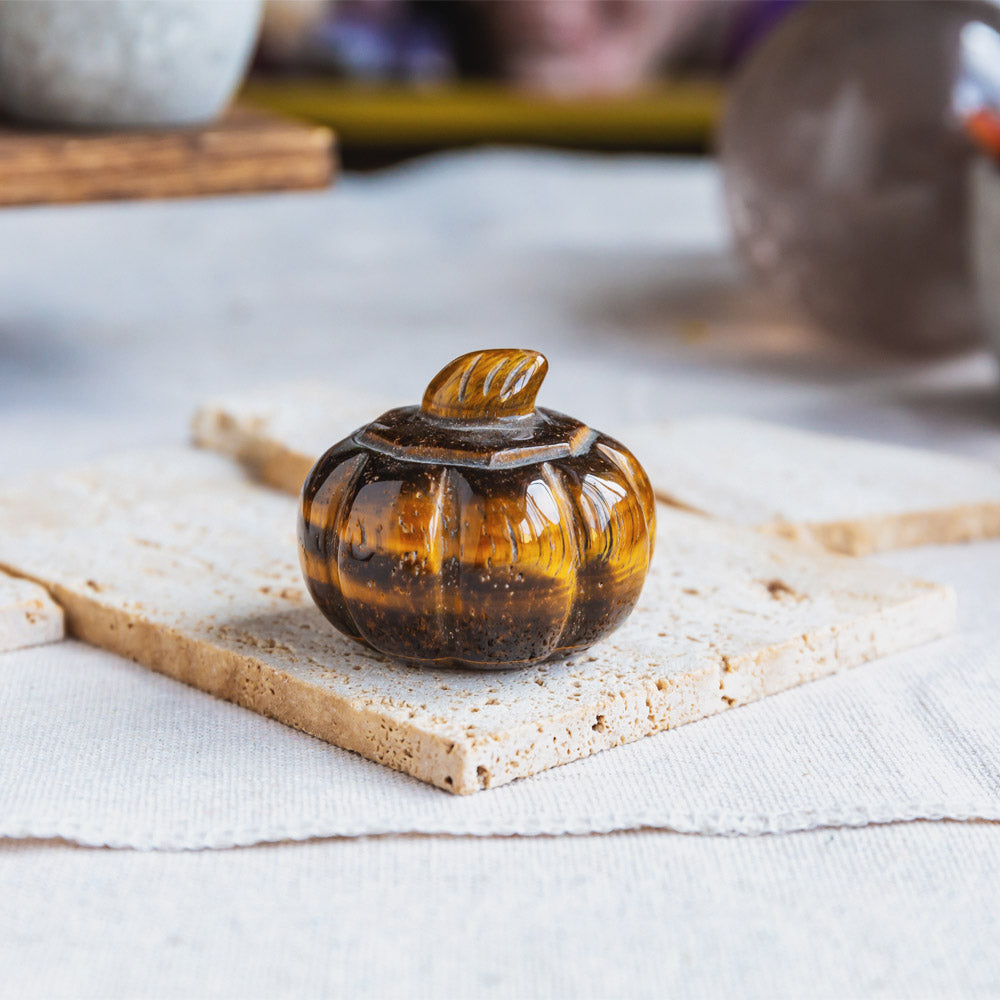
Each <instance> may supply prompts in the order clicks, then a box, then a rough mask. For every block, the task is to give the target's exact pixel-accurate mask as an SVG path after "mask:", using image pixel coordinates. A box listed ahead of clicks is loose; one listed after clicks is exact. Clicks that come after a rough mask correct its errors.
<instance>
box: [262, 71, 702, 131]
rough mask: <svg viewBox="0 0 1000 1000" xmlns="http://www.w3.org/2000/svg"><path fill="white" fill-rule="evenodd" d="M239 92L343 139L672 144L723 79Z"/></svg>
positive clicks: (697, 125) (272, 86)
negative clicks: (582, 93)
mask: <svg viewBox="0 0 1000 1000" xmlns="http://www.w3.org/2000/svg"><path fill="white" fill-rule="evenodd" d="M243 98H244V100H245V101H247V102H248V103H251V104H254V105H257V106H258V107H262V108H268V109H270V110H273V111H277V112H281V113H283V114H289V115H295V116H298V117H300V118H306V119H310V120H312V121H315V122H319V123H322V124H324V125H330V126H332V127H333V128H335V129H336V130H337V132H338V133H339V136H340V139H341V141H342V142H344V143H345V144H358V145H366V146H399V145H439V144H440V145H447V144H452V143H465V142H498V141H506V142H556V143H582V144H595V145H620V146H628V145H651V146H669V145H672V144H677V145H700V144H704V143H707V142H708V140H709V138H710V137H711V134H712V131H713V128H714V126H715V123H716V121H717V120H718V117H719V114H720V112H721V107H722V87H721V86H720V85H719V84H715V83H693V82H692V83H674V84H669V85H667V84H664V85H660V86H659V87H658V88H656V89H653V90H648V91H644V92H642V93H639V94H634V95H630V96H628V97H602V98H572V99H558V98H553V97H545V96H539V95H535V94H527V93H524V92H522V91H516V90H512V89H511V88H509V87H504V86H500V85H484V84H460V85H453V86H452V85H449V86H446V87H439V88H432V89H416V88H412V87H400V86H369V85H359V84H350V83H343V82H340V81H335V80H323V79H273V78H267V77H254V78H251V79H250V81H249V82H248V83H247V84H246V86H245V88H244V91H243Z"/></svg>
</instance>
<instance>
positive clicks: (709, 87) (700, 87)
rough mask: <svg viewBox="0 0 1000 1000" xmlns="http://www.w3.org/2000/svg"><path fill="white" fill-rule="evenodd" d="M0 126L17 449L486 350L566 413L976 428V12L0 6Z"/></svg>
mask: <svg viewBox="0 0 1000 1000" xmlns="http://www.w3.org/2000/svg"><path fill="white" fill-rule="evenodd" d="M0 108H2V110H3V114H4V118H5V120H4V121H3V124H2V128H0V203H2V204H3V205H6V206H8V207H7V208H3V209H0V223H2V225H0V260H2V261H3V264H2V267H0V366H2V368H0V393H2V394H3V396H4V398H5V399H6V401H7V406H8V409H9V410H11V412H13V413H15V414H18V415H19V416H18V419H20V420H22V421H24V422H25V425H26V426H27V424H28V423H29V422H30V421H32V420H34V421H36V423H37V414H38V413H39V412H41V411H44V412H45V413H52V412H64V413H65V412H73V413H75V414H77V416H81V415H82V414H83V413H86V414H87V420H97V419H98V416H99V415H102V414H103V415H104V418H106V424H104V425H102V426H105V427H106V428H113V430H114V433H113V434H112V435H111V436H112V437H116V439H120V438H122V436H123V435H125V436H128V428H127V427H126V426H125V425H124V423H123V420H122V418H123V416H126V415H128V414H130V413H133V412H134V411H135V409H136V407H137V406H144V407H148V405H149V404H150V401H157V403H156V407H157V411H158V412H159V411H160V410H162V412H164V413H169V414H170V420H172V421H174V426H179V417H178V413H179V412H181V411H183V409H184V408H185V407H187V406H190V405H192V404H195V403H197V402H199V401H200V398H201V397H203V396H204V395H205V394H208V393H210V392H212V391H213V390H216V389H217V390H220V391H221V390H225V389H227V388H230V387H243V386H247V385H251V384H254V383H261V382H264V381H267V380H268V379H277V378H291V377H294V376H296V375H311V374H322V375H324V376H326V377H329V378H331V379H337V378H340V379H343V380H347V381H351V380H367V381H372V380H373V379H374V378H375V376H374V375H373V374H372V370H373V369H372V365H373V353H372V352H373V349H374V348H375V347H376V346H377V347H378V348H380V354H379V357H380V359H389V360H392V361H393V362H394V364H392V365H390V364H387V363H384V364H383V368H384V371H382V373H381V374H380V376H379V377H380V378H381V379H382V380H383V381H384V382H385V383H386V387H387V389H388V390H389V391H392V392H394V393H395V392H400V393H402V392H404V391H406V392H407V393H408V395H407V396H404V397H401V401H402V399H405V398H408V397H409V396H411V395H413V394H414V393H415V392H417V391H418V390H419V389H420V388H422V386H418V385H415V384H414V385H411V382H412V381H413V377H412V369H413V367H414V366H417V365H419V366H420V367H421V371H423V370H424V369H426V371H427V372H428V373H430V372H433V371H435V370H437V368H438V367H440V364H441V363H443V362H444V361H446V360H448V358H450V357H452V356H454V355H456V354H459V353H462V352H463V351H465V350H468V349H470V348H472V347H481V346H492V345H494V344H495V345H497V346H499V345H500V344H504V343H520V344H525V345H529V344H530V345H531V346H537V347H539V348H540V349H543V350H546V351H547V352H548V353H550V354H551V355H553V358H552V360H553V362H554V363H553V366H552V375H551V376H550V384H551V386H552V388H553V390H554V392H555V393H556V394H557V395H558V394H561V395H562V396H564V397H572V396H574V395H578V394H580V393H582V392H583V391H584V389H587V390H588V398H589V399H591V400H592V405H593V406H594V407H595V408H596V409H597V410H598V412H597V413H594V414H593V419H595V420H599V419H602V414H601V412H600V411H601V409H602V408H603V410H604V411H605V413H604V415H603V419H606V420H615V419H625V418H627V417H628V418H632V419H636V418H639V417H646V416H649V417H653V416H670V415H672V414H674V413H686V412H696V411H698V410H700V409H705V408H708V409H715V410H718V409H727V408H728V409H731V410H738V411H740V412H746V411H754V412H760V413H761V414H762V415H765V416H766V415H769V414H771V413H774V414H775V415H779V416H781V415H784V416H785V417H786V418H787V419H794V420H796V421H798V422H801V423H803V424H809V425H812V426H817V427H824V428H825V427H829V428H832V429H839V430H844V431H849V432H852V433H861V434H865V435H869V436H883V437H890V438H892V437H895V438H899V439H913V440H917V439H919V438H920V435H919V434H914V433H913V421H914V420H916V421H917V424H918V426H922V427H924V429H925V430H927V431H928V433H929V434H931V433H932V435H933V436H934V437H935V438H936V439H937V440H942V441H944V443H947V442H948V441H950V440H952V439H954V440H958V438H959V435H958V433H957V428H959V427H966V426H968V425H970V424H971V425H975V426H980V427H981V426H986V425H988V424H990V423H991V421H992V420H993V419H994V415H995V414H996V412H997V406H996V401H997V393H996V382H997V370H996V364H995V362H994V361H993V360H992V358H991V354H990V350H991V346H992V347H993V348H995V347H996V345H997V343H998V342H1000V166H998V163H1000V5H998V3H997V2H995V0H923V2H910V0H896V2H877V0H843V2H836V3H834V2H808V0H419V2H414V0H267V2H264V3H262V2H260V0H38V2H24V0H0ZM331 184H332V187H331V188H330V190H329V191H327V190H325V188H327V187H330V185H331ZM303 189H318V190H316V191H314V192H312V193H310V192H308V191H307V190H303ZM275 191H288V192H293V191H294V192H296V193H294V194H292V193H289V194H283V195H275V194H266V193H264V192H275ZM234 193H239V194H240V195H241V197H239V198H225V197H223V198H219V197H214V198H197V197H195V196H197V195H220V194H221V195H225V194H234ZM178 197H182V198H183V199H184V200H183V201H177V200H176V199H177V198H178ZM129 198H141V199H153V200H145V201H143V202H142V204H132V205H126V204H113V203H114V202H119V201H121V200H122V199H129ZM161 198H171V199H174V200H171V201H160V200H158V199H161ZM68 202H91V204H79V205H75V206H68V205H66V204H65V203H68ZM425 355H426V356H427V357H428V358H431V357H432V358H433V360H428V361H426V362H425V361H423V360H422V358H423V356H425ZM609 371H617V372H620V373H621V377H622V378H623V379H626V380H627V384H628V385H630V387H631V391H630V392H629V393H628V394H626V395H624V396H622V397H620V398H617V399H616V400H615V401H614V402H611V401H609V400H606V399H604V397H603V396H602V394H601V392H600V386H601V382H602V379H605V378H606V377H607V373H608V372H609ZM82 372H89V377H90V381H88V380H87V378H84V377H83V376H82V375H81V373H82ZM99 372H104V373H105V375H104V377H103V378H100V377H98V375H97V373H99ZM560 372H562V373H563V374H562V375H560ZM893 380H896V381H893ZM418 381H419V380H418ZM889 383H891V384H892V385H893V386H894V388H893V389H892V391H891V393H889V395H891V396H892V399H891V400H890V398H889V395H883V397H880V398H878V399H876V397H875V393H876V389H875V388H873V387H875V386H877V385H878V386H882V387H883V389H884V388H885V385H887V384H889ZM394 385H395V386H396V388H394ZM863 392H867V393H869V396H868V397H866V398H867V399H868V401H869V403H870V405H871V406H872V407H875V408H876V409H878V411H879V414H880V415H879V417H878V419H875V418H873V416H872V413H873V412H874V411H872V410H869V411H866V412H865V413H864V414H863V413H862V410H861V409H858V408H857V407H855V406H853V405H849V404H848V403H847V401H846V395H845V394H850V393H855V394H857V393H863ZM886 392H888V390H886ZM932 397H933V398H932ZM74 400H75V403H74ZM553 402H554V403H559V402H560V400H559V399H558V398H557V399H555V400H553ZM571 402H572V401H571V400H570V401H569V402H567V403H566V404H565V405H566V408H567V409H570V408H572V407H571ZM74 407H75V408H74ZM582 415H584V416H586V415H587V414H582ZM146 416H147V419H152V416H151V414H150V413H149V412H148V410H147V413H146ZM102 419H103V418H102ZM164 419H166V418H164ZM934 421H937V423H934ZM942 421H944V423H942ZM949 421H951V424H952V430H953V431H954V433H952V432H950V431H949V430H948V428H947V426H946V425H947V424H948V422H949ZM85 424H86V421H84V425H85ZM128 424H129V427H131V428H133V429H134V434H135V436H136V437H139V438H141V434H140V429H141V427H142V426H144V425H143V424H141V422H140V423H133V422H131V421H128ZM932 424H933V426H932ZM32 426H34V425H32ZM149 426H150V427H151V426H152V425H149ZM163 426H165V424H164V425H163ZM150 433H152V431H150ZM928 439H929V438H928ZM25 441H27V438H25ZM963 446H965V445H963ZM30 447H34V446H30ZM968 447H975V446H974V445H971V444H969V445H968ZM24 448H25V449H28V448H29V445H28V444H27V443H26V444H25V445H24Z"/></svg>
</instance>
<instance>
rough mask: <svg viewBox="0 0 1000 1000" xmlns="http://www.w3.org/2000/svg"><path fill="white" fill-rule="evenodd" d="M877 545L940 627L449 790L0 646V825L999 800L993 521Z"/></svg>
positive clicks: (892, 809) (179, 833)
mask: <svg viewBox="0 0 1000 1000" xmlns="http://www.w3.org/2000/svg"><path fill="white" fill-rule="evenodd" d="M891 561H892V562H894V563H895V564H896V565H898V566H901V567H906V568H907V569H908V570H910V571H912V572H914V573H915V574H916V575H921V574H922V575H925V576H934V577H937V578H940V579H947V580H949V581H951V582H953V583H954V584H955V585H956V587H957V588H958V593H959V607H960V623H959V627H958V631H957V632H956V634H954V635H952V636H950V637H949V638H947V639H944V640H940V641H938V642H935V643H932V644H929V645H927V646H924V647H921V648H918V649H915V650H912V651H908V652H906V653H903V654H900V655H897V656H893V657H890V658H887V659H884V660H882V661H878V662H875V663H870V664H866V665H863V666H861V667H858V668H856V669H854V670H850V671H847V672H845V673H843V674H840V675H838V676H836V677H833V678H830V679H826V680H822V681H816V682H814V683H812V684H808V685H805V686H804V687H801V688H797V689H795V690H793V691H790V692H786V693H784V694H781V695H775V696H772V697H770V698H767V699H765V700H764V701H762V702H760V703H758V704H755V705H752V706H747V707H744V708H739V709H734V710H732V711H728V712H724V713H722V714H721V715H719V716H716V717H714V718H712V719H708V720H704V721H701V722H697V723H692V724H691V725H688V726H684V727H681V728H679V729H677V730H673V731H671V732H667V733H662V734H659V735H656V736H653V737H649V738H647V739H644V740H640V741H639V742H638V743H634V744H631V745H629V746H626V747H618V748H615V749H613V750H608V751H605V752H603V753H601V754H598V755H596V756H594V757H590V758H587V759H585V760H581V761H577V762H575V763H572V764H568V765H564V766H562V767H559V768H555V769H553V770H551V771H548V772H545V773H543V774H540V775H536V776H534V777H531V778H527V779H522V780H521V781H517V782H515V783H513V784H512V785H509V786H505V787H501V788H497V789H492V790H489V791H486V792H480V793H479V794H477V795H474V796H471V797H462V798H458V797H454V796H450V795H448V794H447V793H445V792H441V791H439V790H438V789H435V788H432V787H430V786H427V785H424V784H422V783H421V782H418V781H416V780H415V779H412V778H408V777H406V776H404V775H401V774H397V773H395V772H393V771H390V770H389V769H388V768H385V767H383V766H381V765H378V764H373V763H371V762H369V761H366V760H364V759H362V758H360V757H358V756H356V755H354V754H352V753H349V752H347V751H344V750H340V749H338V748H336V747H331V746H329V745H327V744H325V743H323V742H322V741H320V740H316V739H313V738H312V737H308V736H304V735H302V734H300V733H297V732H295V731H293V730H291V729H289V728H287V727H285V726H283V725H281V724H279V723H276V722H273V721H270V720H267V719H263V718H260V717H259V716H257V715H255V714H253V713H252V712H249V711H247V710H245V709H242V708H238V707H236V706H234V705H229V704H227V703H225V702H222V701H218V700H216V699H213V698H212V697H210V696H209V695H205V694H203V693H201V692H198V691H195V690H192V689H188V688H186V687H184V686H183V685H181V684H179V683H177V682H175V681H172V680H169V679H167V678H164V677H161V676H159V675H156V674H153V673H151V672H150V671H148V670H146V669H144V668H142V667H139V666H136V665H135V664H131V663H129V662H128V661H125V660H122V659H119V658H117V657H113V656H109V655H108V654H105V653H103V652H101V651H98V650H92V649H89V648H87V647H85V646H82V645H81V644H78V643H70V644H65V645H61V646H51V647H38V648H36V649H34V650H26V651H23V652H19V653H12V654H9V655H7V656H4V657H0V718H2V719H3V720H4V724H3V726H2V728H0V836H7V837H43V838H44V837H62V838H64V839H67V840H73V841H77V842H79V843H82V844H93V845H110V846H114V847H137V848H158V849H177V848H201V847H230V846H233V845H237V844H254V843H258V842H261V841H279V840H303V839H306V838H310V837H329V836H344V835H351V836H353V835H358V834H385V833H451V834H476V835H488V834H559V833H592V832H605V831H610V830H627V829H636V828H641V827H646V828H659V829H670V830H677V831H681V832H685V833H714V834H757V833H766V832H785V831H790V830H806V829H812V828H814V827H819V826H842V825H848V826H859V825H863V824H865V823H886V822H891V821H894V820H912V819H939V818H952V819H992V820H1000V739H997V720H998V719H1000V655H998V652H997V651H998V650H1000V616H997V614H996V610H995V594H996V583H997V579H998V574H1000V542H989V543H982V544H977V545H967V546H950V547H943V548H938V549H925V550H914V551H912V552H907V553H899V554H896V555H894V556H892V557H891Z"/></svg>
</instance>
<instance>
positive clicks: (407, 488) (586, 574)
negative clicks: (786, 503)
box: [300, 351, 655, 668]
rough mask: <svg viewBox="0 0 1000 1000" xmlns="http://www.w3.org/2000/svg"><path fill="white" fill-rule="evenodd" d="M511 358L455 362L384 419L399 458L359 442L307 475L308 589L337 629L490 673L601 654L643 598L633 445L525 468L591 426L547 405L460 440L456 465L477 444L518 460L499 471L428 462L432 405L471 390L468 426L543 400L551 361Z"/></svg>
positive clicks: (601, 439)
mask: <svg viewBox="0 0 1000 1000" xmlns="http://www.w3.org/2000/svg"><path fill="white" fill-rule="evenodd" d="M504 354H505V352H502V351H488V352H480V353H478V354H474V355H467V356H466V358H465V359H460V361H461V360H465V361H466V362H467V365H468V368H469V369H471V374H469V377H468V378H467V379H464V380H463V379H462V377H461V374H460V373H459V372H458V369H457V368H456V363H453V364H452V365H450V366H448V368H446V369H445V370H444V372H442V374H441V375H439V376H438V378H437V379H435V381H434V382H432V384H431V388H430V389H428V394H427V397H425V405H424V408H423V409H422V410H421V409H418V408H416V407H411V408H408V409H403V410H393V411H391V412H390V413H388V414H385V415H384V416H383V417H381V418H380V419H379V421H378V425H379V427H380V432H381V436H380V438H379V440H380V441H382V442H384V441H386V440H390V441H393V442H395V443H394V444H393V445H392V447H388V446H385V445H384V444H383V445H380V448H379V449H378V450H375V449H373V448H371V447H369V446H367V445H366V444H365V443H364V442H363V441H362V440H359V438H362V437H364V436H365V435H364V432H360V433H359V434H358V435H355V436H354V437H352V438H349V439H347V440H345V441H342V442H340V443H339V444H338V445H335V446H334V447H333V448H331V449H330V450H329V451H328V452H327V453H326V454H325V455H324V456H323V457H322V458H321V459H320V460H319V462H318V463H317V464H316V466H315V467H314V468H313V470H312V472H311V473H310V475H309V477H308V478H307V480H306V483H305V486H304V488H303V493H302V508H301V519H300V541H301V554H302V566H303V571H304V573H305V577H306V581H307V583H308V586H309V589H310V592H311V593H312V595H313V598H314V599H315V600H316V602H317V604H318V605H319V607H320V608H321V609H322V611H323V612H324V614H325V615H326V616H327V617H328V618H329V619H330V621H331V622H332V623H333V624H334V625H335V626H336V627H337V628H338V629H340V630H341V631H342V632H345V633H346V634H348V635H350V636H353V637H354V638H356V639H358V640H360V641H362V642H365V643H367V644H369V645H371V646H372V647H374V648H375V649H378V650H380V651H382V652H384V653H388V654H390V655H394V656H399V657H404V658H407V659H412V660H418V661H423V662H435V663H438V662H442V661H446V662H454V663H458V664H462V665H464V666H472V667H482V668H495V667H505V666H515V665H521V664H528V663H534V662H538V661H539V660H543V659H546V658H547V657H549V656H552V655H561V654H568V653H571V652H576V651H579V650H580V649H584V648H586V647H587V646H589V645H591V644H592V643H593V642H595V641H596V640H597V639H599V638H600V637H601V636H603V635H605V634H607V633H608V632H609V631H611V630H612V629H613V628H615V627H617V626H618V625H619V624H620V623H621V622H622V621H623V620H624V619H625V618H626V617H627V615H628V614H629V613H630V612H631V610H632V608H633V607H634V605H635V602H636V600H637V599H638V597H639V592H640V590H641V588H642V584H643V581H644V579H645V575H646V570H647V568H648V565H649V560H650V558H651V555H652V538H653V529H654V519H655V510H654V502H653V494H652V489H651V487H650V485H649V480H648V479H647V477H646V474H645V472H644V471H643V470H642V468H641V466H640V465H639V463H638V462H637V461H636V459H635V458H634V457H633V456H632V454H631V453H630V452H629V451H628V450H627V449H626V448H624V447H623V446H622V445H620V444H618V443H617V442H615V441H613V440H611V439H610V438H607V437H605V436H603V435H600V434H596V435H595V434H593V433H592V432H591V433H590V435H589V437H588V438H587V440H589V441H590V444H589V447H587V448H585V449H584V450H579V451H576V452H573V453H570V454H565V449H563V453H562V454H561V455H560V457H558V458H553V459H545V458H544V457H543V458H542V460H540V461H533V460H531V458H530V457H529V458H528V460H526V461H524V462H523V463H518V461H517V459H518V453H524V454H525V455H528V456H534V455H535V454H541V455H542V456H544V455H545V454H547V453H549V452H551V447H552V444H553V442H554V441H556V440H558V439H561V438H564V437H566V436H567V435H570V434H575V436H576V437H578V438H579V437H580V435H579V433H578V432H579V428H580V425H579V424H578V422H576V421H573V420H571V419H570V418H568V417H564V416H563V415H561V414H556V413H552V412H550V411H547V410H541V409H539V410H531V411H529V413H527V414H524V413H522V414H511V415H510V417H508V418H507V422H506V423H505V419H504V418H501V417H495V416H491V418H490V423H489V426H485V427H484V426H481V425H476V426H475V428H474V429H473V430H468V428H466V430H464V431H463V430H461V429H460V428H458V429H456V428H453V429H452V430H451V434H452V435H453V436H454V437H455V438H456V443H457V445H460V447H461V450H460V452H458V453H456V454H460V455H462V456H466V457H467V456H468V455H469V453H470V449H472V447H473V445H474V444H475V443H476V442H478V443H479V444H480V447H481V451H482V453H483V454H484V455H486V456H487V457H489V456H490V455H491V454H493V453H495V452H497V451H499V450H504V451H505V452H512V453H513V458H512V461H511V462H508V463H504V464H503V466H502V467H500V468H496V467H490V466H489V463H488V462H484V461H483V458H482V456H480V458H479V459H478V461H477V462H476V464H470V463H469V462H468V461H462V460H456V461H441V462H437V461H430V462H429V461H427V459H426V455H425V454H422V453H421V451H420V443H421V442H425V441H427V440H428V437H429V436H432V435H437V437H436V438H435V440H437V441H440V440H441V439H442V435H443V434H444V433H445V432H444V431H443V430H442V427H441V423H440V421H441V418H440V416H439V415H438V414H439V413H440V412H441V410H440V409H438V410H436V411H434V412H428V407H427V403H426V398H433V399H435V400H442V403H443V404H444V405H451V406H452V407H453V409H454V410H455V411H461V407H462V402H463V400H459V399H458V395H459V393H460V388H461V387H462V386H464V387H465V392H464V396H463V399H464V401H466V402H467V403H468V409H466V410H465V411H462V412H464V414H465V415H464V417H456V418H455V420H462V419H464V420H466V421H470V420H472V421H475V420H481V419H482V417H481V414H482V413H483V412H491V413H492V412H495V411H494V410H493V409H491V408H492V407H493V406H494V401H495V399H498V400H499V402H498V403H496V405H497V406H499V407H503V406H508V405H509V406H511V407H516V406H517V405H519V404H517V403H516V402H512V401H514V400H516V399H517V398H519V397H520V398H522V399H523V394H524V393H525V392H530V393H531V398H532V402H533V399H534V393H535V392H537V382H539V381H540V380H541V377H542V375H544V370H545V359H544V358H542V357H541V355H537V354H536V353H535V352H526V351H511V352H507V356H502V355H504ZM529 356H533V358H532V357H529ZM484 359H485V360H484ZM535 359H540V361H538V360H535ZM491 371H492V372H495V374H494V375H493V377H492V378H489V373H490V372H491ZM539 372H541V374H540V375H539V374H538V373H539ZM533 380H534V382H535V384H534V385H533V387H532V382H533ZM442 386H448V387H451V388H450V390H449V391H451V392H453V393H454V397H453V398H454V402H453V404H446V402H445V401H444V394H445V393H444V389H443V388H442ZM519 386H520V387H519ZM470 387H471V388H470ZM432 390H433V391H432ZM491 393H492V394H493V395H492V396H491ZM473 410H474V411H475V412H476V414H477V415H476V416H470V415H469V414H470V411H473ZM526 419H527V420H529V422H530V426H528V427H525V425H524V421H525V420H526ZM514 425H516V430H512V427H514ZM512 437H513V438H515V440H514V441H513V442H512V441H511V438H512ZM539 442H541V443H542V444H541V445H539ZM439 451H440V446H438V447H437V449H436V450H435V455H437V454H438V453H439Z"/></svg>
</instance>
